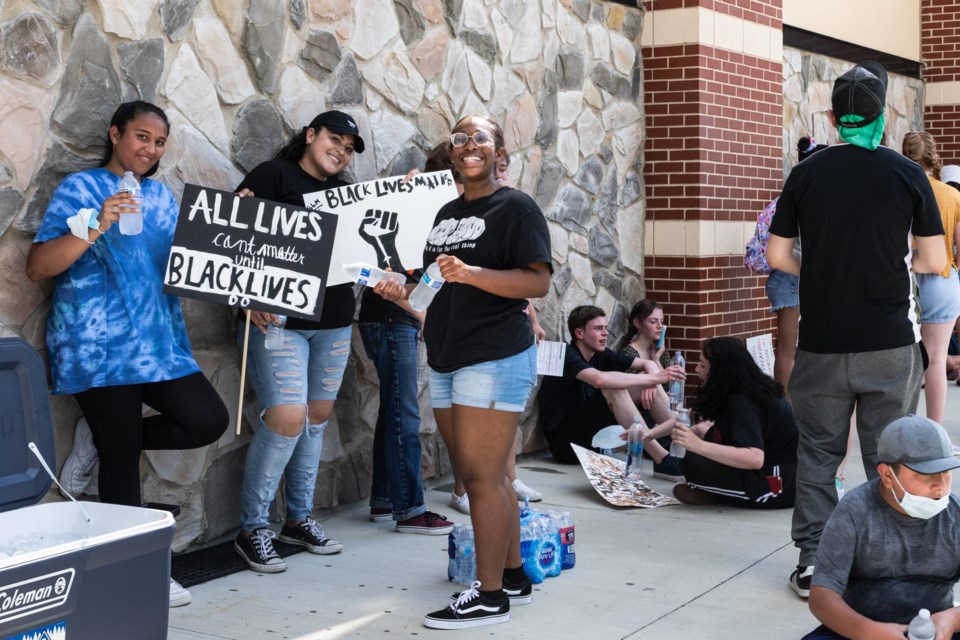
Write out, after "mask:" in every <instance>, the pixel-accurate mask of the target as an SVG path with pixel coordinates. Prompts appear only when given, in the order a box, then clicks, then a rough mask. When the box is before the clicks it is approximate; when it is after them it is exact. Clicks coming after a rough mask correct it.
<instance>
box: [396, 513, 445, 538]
mask: <svg viewBox="0 0 960 640" xmlns="http://www.w3.org/2000/svg"><path fill="white" fill-rule="evenodd" d="M397 531H399V532H400V533H419V534H420V535H424V536H445V535H447V534H448V533H450V532H451V531H453V523H452V522H450V521H449V520H447V519H446V518H445V517H444V516H441V515H440V514H438V513H433V512H432V511H424V512H423V513H421V514H420V515H418V516H417V517H416V518H410V519H409V520H401V521H400V522H398V523H397Z"/></svg>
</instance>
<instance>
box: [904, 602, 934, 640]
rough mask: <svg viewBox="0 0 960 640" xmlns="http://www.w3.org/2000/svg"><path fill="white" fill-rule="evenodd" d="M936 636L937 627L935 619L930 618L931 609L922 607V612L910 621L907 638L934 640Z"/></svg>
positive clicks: (910, 639)
mask: <svg viewBox="0 0 960 640" xmlns="http://www.w3.org/2000/svg"><path fill="white" fill-rule="evenodd" d="M936 636H937V629H936V627H935V626H934V625H933V620H931V619H930V610H929V609H920V613H918V614H917V617H915V618H914V619H913V620H911V621H910V626H909V627H907V639H908V640H933V639H934V638H935V637H936Z"/></svg>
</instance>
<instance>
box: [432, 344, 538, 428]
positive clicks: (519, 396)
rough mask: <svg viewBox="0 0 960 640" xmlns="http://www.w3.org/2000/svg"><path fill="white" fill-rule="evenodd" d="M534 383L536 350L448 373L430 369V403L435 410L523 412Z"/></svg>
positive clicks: (533, 347) (535, 347)
mask: <svg viewBox="0 0 960 640" xmlns="http://www.w3.org/2000/svg"><path fill="white" fill-rule="evenodd" d="M536 383H537V346H536V345H530V348H529V349H527V350H526V351H521V352H520V353H518V354H516V355H513V356H507V357H506V358H501V359H499V360H489V361H487V362H480V363H478V364H472V365H469V366H466V367H463V368H461V369H457V370H456V371H451V372H449V373H440V372H439V371H436V370H434V369H432V368H431V369H430V402H431V404H432V405H433V408H434V409H449V408H450V407H451V406H452V405H454V404H459V405H462V406H466V407H478V408H480V409H497V410H498V411H515V412H517V413H519V412H521V411H523V409H524V407H526V406H527V399H528V398H529V397H530V391H531V390H532V389H533V386H534V385H535V384H536Z"/></svg>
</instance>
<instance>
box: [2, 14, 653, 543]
mask: <svg viewBox="0 0 960 640" xmlns="http://www.w3.org/2000/svg"><path fill="white" fill-rule="evenodd" d="M642 18H643V14H642V11H641V10H639V9H632V8H628V7H624V6H622V5H619V4H614V3H607V2H599V1H591V0H527V1H525V2H521V1H520V0H395V1H391V0H353V1H351V0H287V1H284V2H281V1H280V0H138V1H136V2H130V1H122V0H88V1H86V2H85V1H84V0H33V1H28V0H0V34H2V38H0V95H3V96H4V98H3V100H2V101H0V129H2V135H0V335H4V336H10V335H17V336H22V337H23V338H25V339H26V340H27V341H28V342H29V343H30V344H32V345H33V346H34V347H36V348H37V349H38V350H39V351H40V352H41V354H43V355H45V346H44V323H45V320H46V314H47V311H48V309H49V306H50V303H49V296H50V293H51V283H50V282H43V283H39V284H37V283H33V282H30V281H29V280H27V278H26V277H25V275H24V273H23V268H24V262H25V258H26V253H27V251H28V249H29V246H30V243H31V241H32V238H33V235H34V233H35V232H36V229H37V227H38V224H39V221H40V219H41V218H42V216H43V212H44V210H45V207H46V203H47V202H48V200H49V197H50V194H51V192H52V190H53V188H54V187H55V186H56V185H57V184H58V183H59V181H60V180H61V179H62V178H63V177H64V176H65V175H66V174H68V173H70V172H73V171H77V170H80V169H84V168H87V167H90V166H93V165H94V164H96V162H97V159H98V158H99V157H100V155H101V152H102V146H101V145H102V144H103V139H104V137H105V135H106V131H107V124H108V121H109V118H110V115H111V114H112V113H113V111H114V109H115V108H116V106H117V105H118V104H119V103H120V102H121V101H124V100H130V99H134V98H142V99H145V100H149V101H154V102H156V103H158V104H159V105H160V106H162V107H163V108H164V109H165V110H166V112H167V114H168V115H169V117H170V120H171V123H172V129H171V137H170V143H169V145H168V149H167V152H166V155H165V156H164V158H163V160H162V162H161V168H160V172H159V174H158V177H159V179H160V180H162V181H163V182H165V183H166V184H167V185H169V186H170V187H171V188H172V189H173V190H174V192H175V193H176V194H178V195H179V193H180V192H181V191H182V188H183V184H184V182H186V181H189V182H193V183H198V184H203V185H206V186H210V187H214V188H218V189H232V188H233V187H234V186H235V185H237V184H238V182H239V181H240V179H241V177H242V175H243V173H244V172H245V171H247V170H249V169H250V168H252V167H253V166H255V165H256V164H257V163H258V162H261V161H263V160H265V159H267V158H269V157H270V156H271V155H272V154H273V153H275V151H276V150H277V149H278V148H279V146H280V145H281V144H282V142H283V141H284V140H285V139H286V138H287V137H288V136H290V135H291V134H292V132H293V131H294V130H296V129H298V128H299V127H301V126H303V125H305V124H306V123H307V122H308V121H309V120H310V119H311V118H312V117H313V116H314V115H315V114H316V113H318V112H320V111H322V110H324V109H326V108H339V109H342V110H344V111H347V112H349V113H351V114H352V115H353V116H354V117H355V118H356V119H357V121H358V123H359V124H360V127H361V130H362V131H361V133H362V135H363V136H364V138H365V140H367V141H368V150H367V152H366V153H364V154H363V155H357V156H356V157H355V159H354V163H353V165H352V167H351V170H350V174H351V175H350V177H351V178H352V179H355V180H368V179H372V178H375V177H378V176H386V175H392V174H398V173H403V172H406V171H407V170H408V169H409V168H411V167H414V166H419V165H422V162H423V160H424V158H425V151H426V150H427V149H429V148H430V147H431V146H432V145H434V144H436V143H437V142H439V141H441V140H442V139H444V137H445V136H446V135H447V134H448V133H449V130H450V127H451V125H452V124H453V123H454V122H455V121H456V120H457V119H458V118H459V117H460V116H461V115H464V114H468V113H486V114H489V115H491V116H492V117H493V118H495V119H496V120H498V121H499V122H500V123H501V124H502V125H503V126H504V130H505V134H506V142H507V149H508V151H509V153H510V155H511V160H512V162H511V165H510V179H511V181H512V182H513V184H515V185H516V186H517V187H518V188H520V189H522V190H524V191H526V192H527V193H530V194H531V195H533V196H535V198H536V199H537V201H538V203H539V204H540V205H541V207H542V208H543V210H544V212H545V213H546V216H547V218H548V220H549V226H550V233H551V237H552V241H553V258H554V266H555V275H554V278H553V285H552V287H551V289H550V292H549V294H548V295H547V296H546V297H545V298H544V299H542V300H538V301H536V305H537V307H538V309H539V310H540V318H541V322H542V324H543V325H544V327H545V328H546V330H547V332H548V334H549V336H550V337H551V338H560V337H564V331H565V330H564V329H563V324H564V323H563V318H565V317H566V315H567V312H568V311H569V310H570V309H571V308H572V307H573V306H576V305H578V304H583V303H595V304H598V305H599V306H601V307H604V308H606V309H610V310H613V314H612V316H613V317H612V321H613V323H614V324H616V326H620V325H622V324H623V323H624V318H625V308H626V306H629V305H630V304H632V302H633V301H634V300H636V299H637V298H638V297H639V296H640V295H641V294H642V291H643V284H642V280H641V273H642V269H643V266H642V265H643V250H642V247H643V245H642V237H643V236H642V229H643V226H642V225H643V206H644V205H643V187H642V179H641V177H640V173H639V168H638V167H639V162H640V153H641V146H642V142H643V127H642V122H641V121H642V111H641V107H640V104H641V102H640V101H638V96H639V95H640V93H641V77H642V76H641V73H640V61H639V59H638V53H637V51H638V42H639V35H640V31H641V25H642ZM184 310H185V314H186V317H187V325H188V329H189V333H190V338H191V341H192V343H193V346H194V353H195V354H196V356H197V360H198V362H199V363H200V365H201V366H202V367H203V370H204V372H205V373H206V374H207V376H208V377H209V378H210V379H211V380H212V382H213V383H214V385H215V386H216V387H217V389H218V390H219V391H220V393H221V394H222V395H223V397H224V399H225V401H226V403H227V406H228V407H229V408H230V411H231V413H232V414H235V413H236V412H237V405H238V387H239V380H240V363H239V360H240V358H239V353H238V350H237V348H236V347H235V345H234V337H233V326H232V321H231V312H230V311H229V310H228V309H226V308H224V307H218V306H215V305H210V304H205V303H201V302H197V301H193V300H186V299H185V300H184ZM376 384H377V383H376V373H375V371H374V370H373V367H372V365H371V363H370V362H369V361H368V360H367V359H366V357H365V356H364V355H363V354H362V349H361V348H360V341H359V339H356V340H355V341H354V348H353V357H352V358H351V363H350V366H349V368H348V370H347V375H346V377H345V380H344V384H343V388H342V391H341V394H340V399H339V401H338V403H337V409H336V415H335V418H334V419H333V420H332V421H331V425H330V428H329V429H328V430H327V436H326V441H325V444H324V453H323V462H322V468H321V470H320V474H319V480H318V491H317V499H316V501H317V505H318V506H331V505H335V504H338V503H341V502H347V501H354V500H359V499H361V498H363V497H365V496H366V495H368V493H369V482H370V461H371V448H372V447H371V442H372V430H373V424H374V421H375V416H376V410H377V401H376V393H377V387H376ZM51 406H52V412H53V418H54V426H55V435H56V443H57V459H58V463H61V464H62V462H63V460H64V458H65V457H66V454H67V452H68V450H69V448H70V444H71V441H72V433H73V428H74V425H75V423H76V421H77V418H78V416H79V409H78V407H77V405H76V403H75V402H74V401H73V399H72V398H69V397H66V398H65V397H53V398H52V399H51ZM244 407H245V408H244V411H243V413H244V415H245V417H246V419H247V423H246V424H245V426H244V428H243V431H242V434H241V435H240V436H239V437H236V436H234V435H233V433H234V432H233V428H232V427H231V428H230V430H229V431H228V432H227V433H226V434H225V435H224V436H223V437H222V438H221V440H220V441H219V442H218V443H216V444H214V445H211V446H209V447H207V448H205V449H202V450H197V451H184V452H148V453H146V454H145V455H144V464H143V465H142V469H143V478H144V497H145V499H148V500H155V501H161V502H175V503H179V504H180V505H181V506H182V507H183V512H184V513H183V515H182V516H181V517H180V519H179V522H178V528H177V535H176V540H175V548H176V549H177V550H181V549H184V548H186V547H188V546H190V545H191V544H202V543H204V542H205V541H209V540H211V539H213V538H216V537H218V536H220V535H223V534H225V533H228V532H230V531H231V530H233V529H235V527H236V526H237V524H238V518H239V504H238V503H239V498H238V493H239V484H240V480H241V475H242V464H243V459H244V454H245V450H246V446H245V445H246V442H247V441H248V440H249V436H250V426H249V422H250V419H253V420H254V421H255V419H256V415H257V408H256V405H255V399H254V398H253V397H252V396H248V397H247V398H245V403H244ZM421 410H422V411H421V412H422V415H423V416H424V419H423V427H422V440H423V443H424V456H423V473H424V476H425V477H434V476H437V475H439V474H441V473H444V472H446V471H448V467H449V465H448V461H447V458H446V454H445V452H444V451H443V448H442V445H441V443H440V440H439V438H438V437H437V435H436V427H435V424H434V422H433V419H432V416H431V414H430V411H429V410H428V408H427V402H426V398H425V397H421ZM234 417H235V416H234ZM533 421H534V420H533V417H532V416H530V415H526V416H525V419H524V422H523V424H522V427H521V429H520V430H519V432H518V450H524V451H529V450H533V449H536V448H539V447H540V446H542V440H540V439H539V436H538V435H537V434H536V433H535V430H534V429H533Z"/></svg>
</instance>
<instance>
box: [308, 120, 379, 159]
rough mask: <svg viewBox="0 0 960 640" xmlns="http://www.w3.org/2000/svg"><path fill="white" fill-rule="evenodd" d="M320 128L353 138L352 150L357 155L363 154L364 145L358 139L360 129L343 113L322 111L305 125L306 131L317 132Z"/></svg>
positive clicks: (359, 138) (361, 139) (360, 139)
mask: <svg viewBox="0 0 960 640" xmlns="http://www.w3.org/2000/svg"><path fill="white" fill-rule="evenodd" d="M320 127H323V128H324V129H326V130H328V131H332V132H333V133H339V134H341V135H351V136H353V148H354V150H355V151H356V152H357V153H363V149H364V147H365V146H366V145H364V144H363V138H361V137H360V127H358V126H357V121H356V120H354V119H353V118H351V117H350V115H349V114H346V113H344V112H343V111H324V112H323V113H321V114H320V115H318V116H317V117H316V118H314V119H313V120H311V121H310V124H309V125H307V128H308V129H313V130H315V131H316V130H319V129H320Z"/></svg>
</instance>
